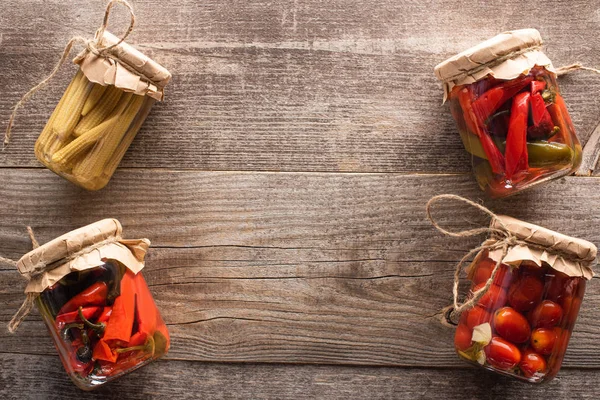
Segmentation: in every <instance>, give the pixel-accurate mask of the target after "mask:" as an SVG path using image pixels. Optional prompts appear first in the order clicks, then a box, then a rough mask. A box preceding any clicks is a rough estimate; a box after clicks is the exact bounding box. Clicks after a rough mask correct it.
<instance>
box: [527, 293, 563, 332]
mask: <svg viewBox="0 0 600 400" xmlns="http://www.w3.org/2000/svg"><path fill="white" fill-rule="evenodd" d="M562 316H563V310H562V307H561V306H559V305H558V304H556V303H555V302H553V301H550V300H544V301H542V302H541V303H540V304H538V305H537V306H536V307H535V308H534V309H533V311H531V313H530V314H529V321H530V322H531V326H532V327H533V328H552V327H553V326H554V325H557V324H558V323H559V322H560V320H561V319H562Z"/></svg>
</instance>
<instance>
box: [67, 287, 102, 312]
mask: <svg viewBox="0 0 600 400" xmlns="http://www.w3.org/2000/svg"><path fill="white" fill-rule="evenodd" d="M107 294H108V285H107V284H106V282H96V283H94V284H92V285H90V286H89V287H88V288H87V289H85V290H83V291H82V292H81V293H79V294H78V295H76V296H74V297H73V298H72V299H71V300H69V301H67V302H66V303H65V305H64V306H62V308H61V309H60V311H59V312H58V313H59V314H64V313H68V312H71V311H77V309H79V307H88V306H102V305H104V304H105V302H106V295H107Z"/></svg>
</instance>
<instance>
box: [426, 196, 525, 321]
mask: <svg viewBox="0 0 600 400" xmlns="http://www.w3.org/2000/svg"><path fill="white" fill-rule="evenodd" d="M441 200H456V201H461V202H463V203H466V204H468V205H470V206H472V207H474V208H476V209H478V210H480V211H482V212H484V213H485V214H487V215H489V216H490V217H491V218H492V219H496V220H497V221H498V225H499V227H497V228H492V227H481V228H475V229H466V230H461V231H449V230H447V229H444V228H442V227H441V226H440V225H439V224H438V223H437V221H436V220H435V218H434V217H433V216H432V215H431V208H432V206H433V204H435V203H436V202H439V201H441ZM425 209H426V212H427V218H428V219H429V221H431V223H432V225H433V226H434V227H435V228H436V229H437V230H438V231H440V232H442V233H443V234H445V235H447V236H453V237H470V236H477V235H480V234H483V233H488V234H491V235H492V236H493V237H494V238H495V239H496V240H494V241H491V242H490V241H485V242H483V243H482V244H481V245H479V246H478V247H476V248H474V249H472V250H471V251H469V252H468V253H467V254H465V256H464V257H463V258H462V259H461V260H460V261H459V263H458V264H457V265H456V269H455V271H454V285H453V288H452V294H453V295H454V301H453V304H452V305H450V306H448V307H446V308H444V309H443V310H442V318H441V322H442V324H443V325H446V326H456V325H457V323H458V319H459V318H460V315H461V314H462V313H463V312H464V311H466V310H469V309H471V308H473V307H474V306H475V305H476V304H477V302H478V301H479V300H480V299H481V298H482V297H483V296H484V295H485V294H486V293H487V291H488V290H489V289H490V287H491V286H492V282H493V281H494V278H495V277H496V273H497V272H498V270H499V267H500V265H502V260H503V259H504V257H505V256H506V253H507V252H508V249H509V248H510V247H512V246H515V245H519V244H527V245H528V246H529V245H530V244H529V243H527V242H525V241H523V240H520V239H519V238H517V237H516V236H515V235H514V234H512V233H511V232H510V231H509V230H508V229H507V228H506V226H505V225H504V224H503V223H502V222H501V221H500V220H498V219H497V218H496V217H497V215H496V214H494V213H493V212H492V211H491V210H490V209H488V208H486V207H484V206H482V205H481V204H478V203H475V202H473V201H471V200H468V199H465V198H464V197H461V196H457V195H453V194H441V195H438V196H434V197H432V198H431V199H430V200H429V201H428V202H427V205H426V206H425ZM498 249H502V256H501V257H500V258H499V259H498V261H497V262H496V265H495V266H494V269H493V270H492V275H491V276H490V277H489V279H488V280H487V281H486V283H485V285H484V286H483V287H482V288H480V289H479V290H477V291H476V292H474V293H473V295H472V296H470V297H469V298H468V299H467V300H465V301H464V302H463V303H460V302H459V300H458V286H459V283H460V273H461V271H462V266H463V264H464V263H465V261H467V260H468V259H470V258H471V256H473V255H475V254H477V253H479V252H480V251H483V250H488V251H490V250H498Z"/></svg>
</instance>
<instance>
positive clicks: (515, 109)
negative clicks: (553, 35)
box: [435, 29, 582, 197]
mask: <svg viewBox="0 0 600 400" xmlns="http://www.w3.org/2000/svg"><path fill="white" fill-rule="evenodd" d="M541 45H542V38H541V36H540V34H539V32H538V31H537V30H535V29H521V30H516V31H510V32H506V33H502V34H500V35H498V36H496V37H494V38H492V39H490V40H487V41H485V42H483V43H480V44H479V45H477V46H475V47H472V48H470V49H468V50H466V51H464V52H462V53H460V54H457V55H456V56H454V57H452V58H449V59H448V60H446V61H444V62H442V63H440V64H439V65H437V66H436V67H435V74H436V76H437V77H438V78H439V79H440V80H441V81H442V82H443V84H444V101H446V100H448V101H449V103H450V111H451V113H452V115H453V117H454V119H455V120H456V123H457V125H458V131H459V134H460V138H461V140H462V142H463V144H464V147H465V149H466V150H467V152H468V153H469V155H470V157H471V160H472V164H473V172H474V174H475V177H476V179H477V182H478V184H479V186H480V187H481V188H482V189H483V190H485V191H486V192H487V193H488V194H489V195H490V196H491V197H504V196H509V195H511V194H514V193H517V192H518V191H520V190H523V189H526V188H529V187H531V186H532V185H534V184H537V183H541V182H544V181H547V180H549V179H554V178H558V177H561V176H564V175H567V174H570V173H572V172H574V171H575V170H576V169H577V168H578V167H579V164H580V163H581V151H582V150H581V145H580V144H579V140H578V139H577V136H576V135H575V129H574V127H573V123H572V122H571V118H570V116H569V113H568V111H567V107H566V105H565V102H564V100H563V98H562V96H561V94H560V91H559V89H558V85H557V83H556V74H555V70H554V67H553V66H552V62H551V61H550V59H548V57H547V56H546V55H545V54H544V53H543V52H542V51H541V50H540V47H541Z"/></svg>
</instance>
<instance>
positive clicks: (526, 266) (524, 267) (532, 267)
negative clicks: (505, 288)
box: [519, 260, 547, 281]
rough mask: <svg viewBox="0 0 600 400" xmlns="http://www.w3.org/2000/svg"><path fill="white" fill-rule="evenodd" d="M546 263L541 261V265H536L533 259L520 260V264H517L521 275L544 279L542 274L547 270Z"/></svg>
mask: <svg viewBox="0 0 600 400" xmlns="http://www.w3.org/2000/svg"><path fill="white" fill-rule="evenodd" d="M546 265H547V264H545V263H543V264H542V266H541V267H540V266H538V265H537V264H536V263H534V262H533V261H528V260H525V261H522V262H521V265H519V271H520V272H521V275H533V276H535V277H536V278H538V279H540V280H542V281H543V280H544V274H545V273H546V271H547V267H546Z"/></svg>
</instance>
